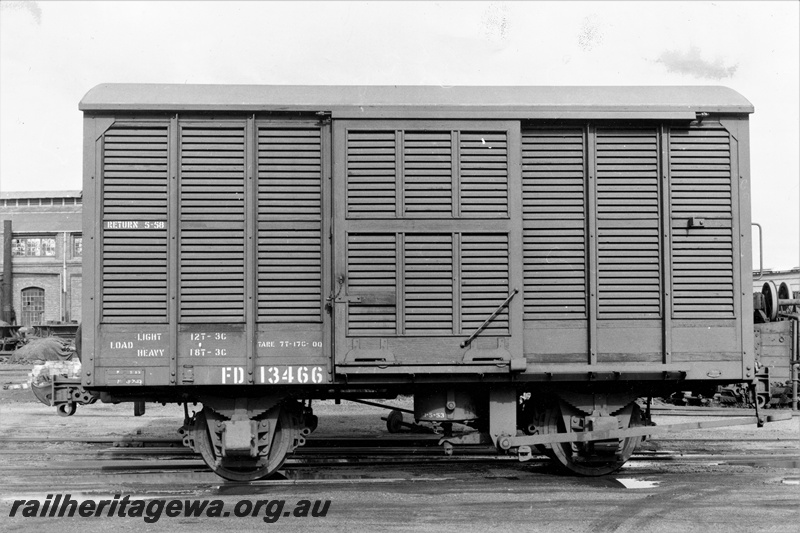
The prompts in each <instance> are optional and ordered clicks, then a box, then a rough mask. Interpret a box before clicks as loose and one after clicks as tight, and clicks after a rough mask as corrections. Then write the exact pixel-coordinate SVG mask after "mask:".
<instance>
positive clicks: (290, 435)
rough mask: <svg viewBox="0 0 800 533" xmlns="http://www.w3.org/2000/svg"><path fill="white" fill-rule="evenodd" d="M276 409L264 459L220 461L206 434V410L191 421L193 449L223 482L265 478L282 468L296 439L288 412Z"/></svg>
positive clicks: (218, 453)
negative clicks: (275, 416)
mask: <svg viewBox="0 0 800 533" xmlns="http://www.w3.org/2000/svg"><path fill="white" fill-rule="evenodd" d="M276 409H280V414H279V415H278V427H277V428H276V429H275V434H274V435H273V438H272V442H271V443H270V446H269V451H268V452H267V454H266V455H263V456H260V457H254V458H250V457H243V458H230V457H222V455H221V449H220V448H219V447H218V446H216V445H214V443H213V442H212V439H211V435H210V434H209V427H208V422H207V420H208V418H209V417H208V416H207V413H206V410H207V408H204V409H203V410H202V411H201V412H200V413H198V414H197V416H196V417H195V422H194V426H193V429H192V437H193V439H194V444H195V449H196V450H197V451H198V452H199V453H200V455H201V456H202V457H203V460H204V461H205V462H206V464H207V465H208V466H209V468H211V470H213V471H214V473H215V474H217V475H218V476H220V477H223V478H225V479H227V480H230V481H255V480H258V479H263V478H265V477H268V476H270V475H272V474H274V473H275V472H276V471H277V470H278V469H279V468H280V467H281V466H282V465H283V462H284V461H285V460H286V454H287V453H289V452H290V451H291V450H292V449H293V448H294V444H295V438H296V437H298V436H299V435H300V433H299V431H298V428H297V427H296V424H294V420H293V417H292V416H291V414H290V413H289V412H288V410H286V409H283V408H281V407H276ZM212 417H213V414H212Z"/></svg>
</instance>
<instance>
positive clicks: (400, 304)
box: [395, 232, 406, 335]
mask: <svg viewBox="0 0 800 533" xmlns="http://www.w3.org/2000/svg"><path fill="white" fill-rule="evenodd" d="M405 241H406V240H405V234H404V233H403V232H397V233H395V249H396V250H397V257H396V258H395V261H396V265H397V266H396V268H397V304H396V307H395V313H396V326H395V327H396V328H397V335H405V332H406V299H405V292H406V283H405V280H406V242H405Z"/></svg>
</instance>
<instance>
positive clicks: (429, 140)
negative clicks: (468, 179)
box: [403, 131, 453, 214]
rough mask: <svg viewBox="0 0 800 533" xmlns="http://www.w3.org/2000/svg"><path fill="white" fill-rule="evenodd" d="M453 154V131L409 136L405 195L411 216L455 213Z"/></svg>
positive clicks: (405, 148)
mask: <svg viewBox="0 0 800 533" xmlns="http://www.w3.org/2000/svg"><path fill="white" fill-rule="evenodd" d="M452 151H453V150H452V141H451V134H450V132H449V131H443V132H436V131H426V132H414V131H407V132H405V134H404V138H403V169H404V176H405V179H404V181H403V195H404V205H405V211H406V213H407V214H414V213H423V214H433V213H438V214H450V213H451V212H452V210H453V204H452V202H453V191H452V189H453V178H452V172H453V169H452V167H453V154H452Z"/></svg>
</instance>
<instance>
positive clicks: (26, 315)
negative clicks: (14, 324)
mask: <svg viewBox="0 0 800 533" xmlns="http://www.w3.org/2000/svg"><path fill="white" fill-rule="evenodd" d="M42 322H44V289H40V288H39V287H28V288H27V289H22V321H21V324H22V325H23V326H36V325H38V324H41V323H42Z"/></svg>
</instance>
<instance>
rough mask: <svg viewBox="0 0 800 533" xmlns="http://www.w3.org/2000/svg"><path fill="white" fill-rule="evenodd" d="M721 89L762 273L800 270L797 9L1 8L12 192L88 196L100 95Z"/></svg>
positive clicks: (7, 184)
mask: <svg viewBox="0 0 800 533" xmlns="http://www.w3.org/2000/svg"><path fill="white" fill-rule="evenodd" d="M106 82H153V83H233V84H236V83H252V84H313V85H321V84H343V85H358V84H371V85H382V84H402V85H414V84H423V85H440V84H441V85H726V86H728V87H731V88H733V89H735V90H737V91H739V92H740V93H742V94H743V95H744V96H745V97H746V98H748V99H749V100H750V101H751V102H752V103H753V104H754V105H755V108H756V113H755V115H753V116H752V117H751V139H752V146H751V158H752V182H753V183H752V191H753V220H754V221H756V222H760V223H761V224H762V225H763V226H764V230H765V256H766V257H765V263H766V265H765V266H766V267H768V268H775V269H788V268H792V267H795V266H797V265H798V264H800V215H799V213H800V187H799V186H798V185H799V181H800V179H799V176H800V165H798V160H799V157H798V147H800V138H799V134H800V118H799V116H798V105H799V104H800V2H796V1H779V2H729V1H718V2H694V1H690V2H675V1H667V2H651V1H648V2H624V1H623V2H597V1H590V2H560V3H559V2H552V3H551V2H436V3H433V2H430V3H422V2H420V3H416V2H308V3H301V2H286V3H284V2H227V1H226V2H188V1H186V2H116V1H114V2H94V1H92V2H64V1H61V2H54V1H53V2H49V1H48V2H26V1H16V2H15V1H9V0H0V190H2V191H22V190H27V191H34V190H62V189H80V188H81V145H82V139H81V135H82V130H81V114H80V112H79V111H78V102H79V101H80V99H81V98H82V97H83V95H84V94H85V93H86V92H87V91H88V90H89V89H90V88H92V87H94V86H95V85H97V84H99V83H106Z"/></svg>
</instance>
